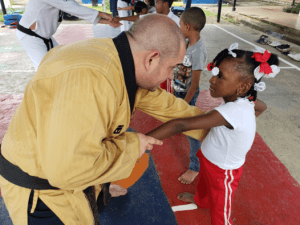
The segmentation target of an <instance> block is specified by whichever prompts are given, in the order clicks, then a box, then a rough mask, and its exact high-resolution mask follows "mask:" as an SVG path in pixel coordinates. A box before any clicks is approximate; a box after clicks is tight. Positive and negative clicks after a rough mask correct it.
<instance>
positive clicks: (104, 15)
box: [98, 12, 113, 21]
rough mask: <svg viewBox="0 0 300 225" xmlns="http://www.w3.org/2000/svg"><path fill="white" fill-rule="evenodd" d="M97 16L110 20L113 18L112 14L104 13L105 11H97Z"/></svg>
mask: <svg viewBox="0 0 300 225" xmlns="http://www.w3.org/2000/svg"><path fill="white" fill-rule="evenodd" d="M98 16H100V17H102V18H104V19H106V20H108V21H112V19H113V16H112V14H108V13H105V12H99V14H98Z"/></svg>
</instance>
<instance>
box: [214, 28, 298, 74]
mask: <svg viewBox="0 0 300 225" xmlns="http://www.w3.org/2000/svg"><path fill="white" fill-rule="evenodd" d="M214 26H215V27H218V28H219V29H221V30H223V31H225V32H227V33H228V34H231V35H232V36H234V37H236V38H238V39H240V40H242V41H244V42H246V43H247V44H249V45H252V46H254V47H255V46H257V47H260V46H258V45H255V44H253V43H251V42H250V41H247V40H245V39H243V38H241V37H239V36H237V35H235V34H233V33H231V32H229V31H227V30H225V29H224V28H222V27H219V26H218V25H216V24H214ZM260 48H262V47H260ZM278 59H279V60H281V61H282V62H284V63H286V64H288V65H290V66H291V67H293V68H294V69H296V70H299V71H300V68H299V67H298V66H296V65H294V64H292V63H290V62H288V61H286V60H284V59H283V58H281V57H278Z"/></svg>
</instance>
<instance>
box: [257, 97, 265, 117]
mask: <svg viewBox="0 0 300 225" xmlns="http://www.w3.org/2000/svg"><path fill="white" fill-rule="evenodd" d="M266 109H267V105H266V103H264V102H263V101H261V100H259V99H256V102H255V106H254V110H255V116H256V117H258V116H259V115H261V114H262V113H263V112H264V111H265V110H266Z"/></svg>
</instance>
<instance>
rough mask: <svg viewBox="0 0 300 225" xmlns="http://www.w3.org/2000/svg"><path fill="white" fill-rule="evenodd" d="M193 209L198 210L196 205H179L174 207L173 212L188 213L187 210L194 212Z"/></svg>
mask: <svg viewBox="0 0 300 225" xmlns="http://www.w3.org/2000/svg"><path fill="white" fill-rule="evenodd" d="M193 209H197V205H196V204H188V205H177V206H173V207H172V210H173V212H178V211H187V210H193Z"/></svg>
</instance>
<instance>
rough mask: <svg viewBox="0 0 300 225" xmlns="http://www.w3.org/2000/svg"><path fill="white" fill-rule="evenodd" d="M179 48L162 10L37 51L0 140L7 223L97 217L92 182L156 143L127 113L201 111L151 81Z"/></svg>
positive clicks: (176, 31) (93, 220)
mask: <svg viewBox="0 0 300 225" xmlns="http://www.w3.org/2000/svg"><path fill="white" fill-rule="evenodd" d="M154 25H155V26H154ZM149 40H151V41H149ZM165 40H168V42H165ZM184 55H185V40H184V37H183V34H182V33H181V31H180V28H179V27H178V26H177V25H176V24H175V23H174V22H173V21H172V20H171V19H170V18H168V17H166V16H164V15H149V16H147V17H145V18H143V19H141V20H140V21H137V22H136V23H135V24H134V25H133V26H132V27H131V29H130V30H129V31H128V32H126V33H125V32H123V33H121V34H120V35H119V36H118V37H116V38H114V39H110V38H103V39H101V38H95V39H89V40H84V41H79V42H76V43H72V44H69V45H65V46H58V47H56V48H54V49H52V50H51V51H50V52H49V53H47V54H46V56H45V57H44V59H43V60H42V62H41V64H40V66H39V68H38V71H37V73H36V74H35V76H34V77H33V78H32V79H31V80H30V82H29V84H28V85H27V88H26V90H25V94H24V98H23V100H22V102H21V104H20V106H19V107H18V109H17V110H16V112H15V115H14V116H13V118H12V120H11V123H10V125H9V128H8V130H7V133H6V135H5V136H4V139H3V143H2V155H1V157H0V174H1V176H0V186H1V191H2V195H3V198H4V201H5V204H6V206H7V209H8V211H9V214H10V216H11V218H12V221H13V223H14V224H22V225H23V224H24V225H26V224H43V225H48V224H49V225H50V224H51V225H52V224H67V225H76V224H78V225H79V224H88V225H91V224H99V217H98V212H97V209H95V207H97V205H98V206H99V204H98V203H99V201H97V205H96V204H95V201H96V199H97V200H99V198H100V196H102V197H103V195H102V194H101V193H102V192H100V191H101V187H105V186H103V185H101V184H105V183H108V182H111V181H115V180H120V179H124V178H127V177H129V176H130V174H131V172H132V170H133V167H134V165H135V163H136V161H137V159H138V158H139V157H141V156H142V155H143V154H144V153H145V151H146V149H148V150H152V148H153V146H154V145H161V144H162V142H161V141H159V140H157V139H154V138H152V137H149V136H146V135H144V134H141V133H134V132H125V131H126V129H127V128H128V126H129V123H130V119H131V117H132V115H133V112H134V111H135V110H136V109H139V110H141V111H143V112H145V113H147V114H149V115H151V116H154V117H155V118H157V119H159V120H161V121H163V122H165V121H168V120H171V119H174V118H182V117H191V116H196V115H199V114H200V113H203V112H202V111H201V110H200V109H198V108H196V107H191V106H189V105H188V104H187V103H186V102H185V101H184V100H182V99H179V98H175V97H174V96H173V95H172V94H169V93H167V92H166V91H164V90H162V89H161V88H159V87H158V86H159V84H160V83H162V82H163V81H164V80H166V79H167V78H171V76H172V73H173V68H174V67H175V66H176V65H177V64H180V63H181V62H182V60H183V57H184ZM187 134H188V135H190V136H192V137H194V138H198V139H199V138H200V137H201V135H202V134H203V133H202V131H199V130H198V131H193V132H187ZM11 171H14V173H11ZM103 191H104V189H103ZM99 193H100V194H99ZM104 202H105V204H104V205H106V204H107V202H108V201H106V200H105V197H104Z"/></svg>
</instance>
